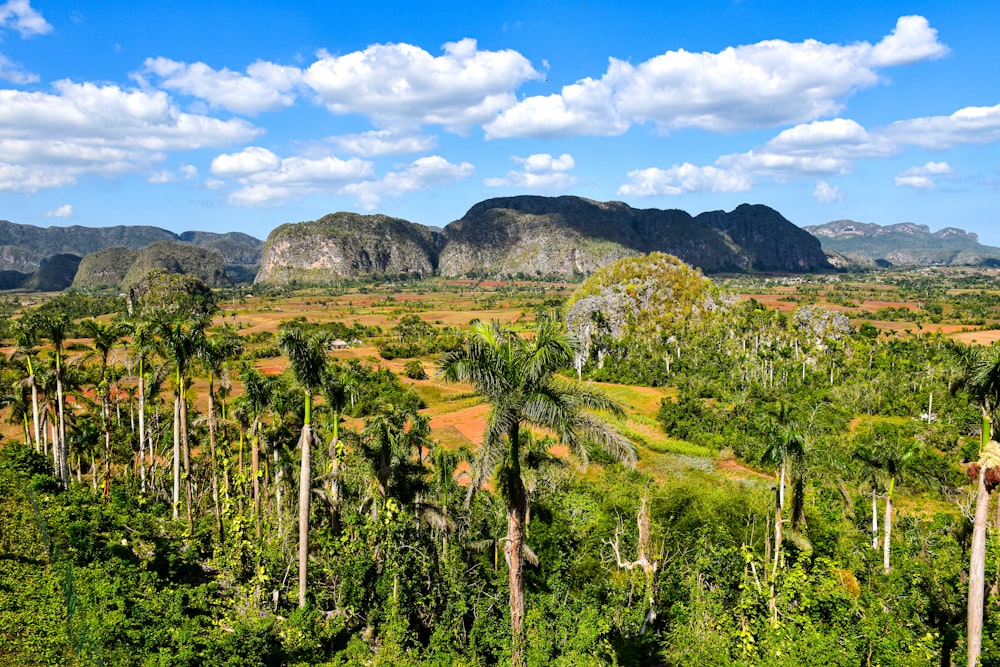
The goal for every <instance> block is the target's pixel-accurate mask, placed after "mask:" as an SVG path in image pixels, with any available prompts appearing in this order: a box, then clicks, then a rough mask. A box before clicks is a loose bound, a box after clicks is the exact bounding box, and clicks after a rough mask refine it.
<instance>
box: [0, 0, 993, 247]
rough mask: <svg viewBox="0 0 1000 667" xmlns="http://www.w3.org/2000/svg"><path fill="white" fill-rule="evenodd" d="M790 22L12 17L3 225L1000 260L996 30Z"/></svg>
mask: <svg viewBox="0 0 1000 667" xmlns="http://www.w3.org/2000/svg"><path fill="white" fill-rule="evenodd" d="M772 4H773V3H772ZM772 4H767V5H765V4H764V3H762V2H759V1H757V0H710V1H709V2H706V3H700V4H699V5H698V6H697V7H673V6H669V7H668V6H666V5H663V4H662V3H652V2H635V3H628V4H627V5H624V6H623V5H621V4H620V3H614V4H613V3H611V2H601V1H598V2H593V1H592V0H588V1H587V2H585V3H580V2H576V3H562V4H559V5H557V6H537V5H536V4H534V3H528V2H512V3H502V6H489V7H477V6H469V5H467V4H465V3H462V4H459V3H457V2H444V3H435V4H434V5H433V7H431V6H427V5H425V4H419V3H400V2H380V3H376V4H374V5H372V4H368V5H365V6H345V7H338V8H337V11H335V12H334V11H332V10H331V9H330V7H329V6H328V5H325V4H320V3H296V5H295V6H272V5H271V3H265V2H250V3H243V4H241V5H240V6H235V5H232V6H230V5H228V4H226V3H219V4H218V5H215V4H214V3H209V4H208V6H205V4H204V3H189V2H184V3H177V4H176V5H169V6H167V5H162V4H154V3H148V2H140V3H135V2H132V3H128V4H126V3H124V2H120V1H118V0H113V1H111V2H107V3H102V4H101V8H100V11H97V10H96V9H93V8H84V9H80V8H78V7H75V6H72V5H69V4H68V3H64V2H60V1H53V2H45V1H43V0H34V1H29V0H8V1H7V2H5V3H0V219H6V220H10V221H12V222H17V223H22V224H33V225H38V226H48V225H52V224H59V225H62V224H80V225H85V226H104V225H118V224H149V225H155V226H159V227H164V228H166V229H169V230H171V231H175V232H180V231H185V230H191V229H198V230H204V231H218V232H225V231H243V232H246V233H249V234H252V235H254V236H257V237H258V238H266V236H267V234H268V232H269V231H270V230H271V229H273V228H274V227H276V226H277V225H279V224H281V223H283V222H290V221H299V220H312V219H316V218H319V217H321V216H323V215H324V214H326V213H329V212H332V211H338V210H354V211H359V212H379V213H385V214H387V215H393V216H397V217H401V218H405V219H408V220H411V221H413V222H419V223H422V224H425V225H431V226H439V227H443V226H444V225H446V224H447V223H448V222H451V221H452V220H454V219H457V218H459V217H461V216H462V214H463V213H464V212H465V211H466V210H467V209H468V208H469V207H470V206H471V205H473V204H475V203H476V202H479V201H481V200H484V199H488V198H491V197H499V196H510V195H516V194H542V195H559V194H571V195H578V196H583V197H588V198H591V199H595V200H600V201H607V200H621V201H625V202H626V203H628V204H629V205H631V206H634V207H636V208H654V207H655V208H680V209H684V210H686V211H688V212H690V213H692V214H697V213H700V212H702V211H709V210H719V209H724V210H727V211H728V210H732V209H733V208H735V207H736V206H738V205H739V204H741V203H744V202H749V203H761V204H765V205H767V206H770V207H772V208H774V209H776V210H778V211H780V212H781V213H782V214H783V215H784V216H785V217H786V218H788V219H789V220H791V221H792V222H794V223H796V224H798V225H800V226H806V225H814V224H822V223H824V222H828V221H831V220H838V219H852V220H856V221H859V222H874V223H877V224H881V225H889V224H894V223H898V222H914V223H917V224H923V225H927V226H929V227H930V229H931V230H932V231H936V230H939V229H941V228H943V227H959V228H961V229H965V230H967V231H971V232H976V233H977V234H979V238H980V241H981V242H982V243H984V244H989V245H995V246H1000V229H997V228H996V226H995V225H994V224H993V221H994V212H995V210H996V204H995V201H996V199H997V197H996V195H997V186H998V183H1000V178H998V166H1000V148H998V142H1000V93H998V92H996V91H1000V85H997V84H998V83H1000V81H998V79H1000V74H998V72H997V68H996V67H994V66H992V62H993V60H994V54H993V50H994V49H993V43H994V42H995V35H996V34H1000V7H998V6H995V5H994V3H991V2H986V1H972V2H967V3H958V4H956V3H946V2H943V1H940V0H932V1H928V2H922V3H919V4H918V6H916V7H915V6H914V5H912V4H905V3H894V2H892V3H879V4H878V6H872V5H871V3H866V4H865V5H863V11H861V7H862V5H861V4H860V3H858V2H854V1H851V2H846V3H840V4H838V5H836V6H831V5H829V4H828V3H819V2H806V3H805V5H801V4H800V5H799V6H797V8H796V11H795V12H788V11H785V9H784V8H782V7H780V6H772Z"/></svg>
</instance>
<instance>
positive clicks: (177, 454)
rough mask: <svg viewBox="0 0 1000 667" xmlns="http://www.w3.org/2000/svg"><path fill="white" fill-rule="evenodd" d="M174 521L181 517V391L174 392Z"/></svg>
mask: <svg viewBox="0 0 1000 667" xmlns="http://www.w3.org/2000/svg"><path fill="white" fill-rule="evenodd" d="M173 472H174V493H173V501H174V515H173V518H174V521H177V520H179V519H180V518H181V515H180V507H181V396H180V392H175V393H174V456H173Z"/></svg>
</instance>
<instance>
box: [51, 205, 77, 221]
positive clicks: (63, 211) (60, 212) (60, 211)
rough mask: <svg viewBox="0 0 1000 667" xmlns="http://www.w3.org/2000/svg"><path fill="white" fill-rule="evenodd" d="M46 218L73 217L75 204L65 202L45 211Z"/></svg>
mask: <svg viewBox="0 0 1000 667" xmlns="http://www.w3.org/2000/svg"><path fill="white" fill-rule="evenodd" d="M45 217H46V218H72V217H73V206H72V205H71V204H63V205H62V206H57V207H56V208H54V209H52V210H51V211H46V212H45Z"/></svg>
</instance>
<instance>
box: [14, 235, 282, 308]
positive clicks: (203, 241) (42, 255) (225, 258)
mask: <svg viewBox="0 0 1000 667" xmlns="http://www.w3.org/2000/svg"><path fill="white" fill-rule="evenodd" d="M162 243H167V244H168V245H166V246H163V245H154V244H162ZM174 244H177V245H176V246H175V245H174ZM151 246H153V248H154V250H152V251H146V252H144V253H141V254H140V253H139V251H140V250H143V249H146V248H149V247H151ZM191 246H197V247H198V248H200V249H201V254H199V257H201V259H200V260H199V261H200V262H201V264H204V263H205V262H209V263H210V264H213V265H214V264H216V263H217V264H218V267H215V266H213V267H212V269H211V270H210V273H209V274H208V275H214V274H213V273H212V272H215V273H218V274H219V276H221V272H222V267H223V265H225V266H226V267H227V268H226V271H227V272H229V273H232V274H234V275H235V276H238V277H239V278H243V277H245V274H246V271H245V270H244V269H243V267H247V266H250V267H256V265H257V264H259V263H260V253H261V249H262V248H263V246H264V243H263V241H261V240H260V239H256V238H254V237H252V236H250V235H248V234H243V233H240V232H229V233H226V234H216V233H213V232H184V233H182V234H174V233H173V232H170V231H167V230H166V229H161V228H159V227H151V226H145V225H118V226H115V227H81V226H79V225H72V226H69V227H55V226H54V227H36V226H34V225H20V224H17V223H13V222H9V221H7V220H0V289H17V288H20V289H29V290H39V291H58V290H62V289H66V288H67V287H69V286H70V285H72V284H74V281H76V280H79V281H80V283H79V285H78V286H81V287H92V286H95V285H114V284H116V282H115V281H114V280H110V281H109V280H105V279H103V278H101V277H99V276H98V277H95V275H93V273H92V272H95V271H96V272H98V273H102V272H103V274H106V275H117V276H119V280H118V282H120V280H121V278H124V276H125V274H126V273H128V270H129V269H130V268H131V262H132V261H134V260H136V259H140V260H141V262H145V263H150V262H152V264H154V265H157V266H159V265H160V264H163V266H162V267H160V268H164V269H165V270H174V271H176V270H180V269H181V268H182V267H181V265H180V264H179V263H178V260H177V257H178V256H180V257H184V258H190V257H191V256H192V255H191V253H190V252H186V251H185V248H190V247H191ZM157 248H158V250H157ZM170 248H175V251H169V250H168V249H170ZM100 251H105V252H104V253H103V255H100V256H98V257H97V258H96V261H95V258H89V259H88V257H87V256H88V255H91V254H92V253H98V252H100ZM204 252H209V253H211V255H210V256H205V255H204V254H203V253H204ZM196 254H197V253H196ZM212 257H215V258H216V259H212ZM81 260H85V261H82V262H81ZM185 261H188V262H189V260H188V259H185ZM109 262H110V263H111V264H113V265H114V267H112V268H110V269H109V267H108V263H109ZM144 265H145V264H143V266H144ZM189 265H190V262H189ZM78 267H80V270H81V271H82V272H83V275H80V274H79V273H78ZM216 269H218V271H216ZM199 270H204V269H203V268H200V269H199ZM250 275H251V276H252V271H251V272H250ZM218 280H224V277H218V276H217V277H216V280H215V282H218Z"/></svg>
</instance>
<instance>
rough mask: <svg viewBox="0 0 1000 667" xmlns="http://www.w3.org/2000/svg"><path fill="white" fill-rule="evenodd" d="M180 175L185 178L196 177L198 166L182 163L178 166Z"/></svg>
mask: <svg viewBox="0 0 1000 667" xmlns="http://www.w3.org/2000/svg"><path fill="white" fill-rule="evenodd" d="M180 172H181V175H182V176H183V177H184V178H185V179H187V180H191V179H192V178H198V167H196V166H194V165H193V164H182V165H181V168H180Z"/></svg>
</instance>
